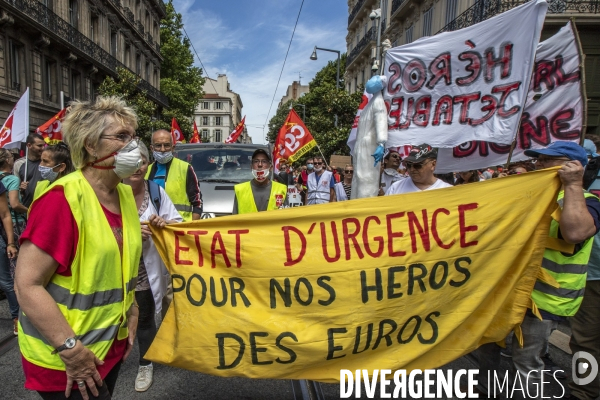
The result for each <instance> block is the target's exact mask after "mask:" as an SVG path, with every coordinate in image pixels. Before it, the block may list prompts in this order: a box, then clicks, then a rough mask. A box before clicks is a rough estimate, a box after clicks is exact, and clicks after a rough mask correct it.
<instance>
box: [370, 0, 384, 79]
mask: <svg viewBox="0 0 600 400" xmlns="http://www.w3.org/2000/svg"><path fill="white" fill-rule="evenodd" d="M382 2H383V1H381V2H380V4H379V8H378V9H377V10H373V11H371V14H369V18H370V19H371V21H375V20H377V47H376V48H375V49H376V53H375V61H373V66H372V67H371V71H372V72H373V75H375V73H376V72H377V71H378V70H379V66H380V65H381V10H382V8H381V3H382Z"/></svg>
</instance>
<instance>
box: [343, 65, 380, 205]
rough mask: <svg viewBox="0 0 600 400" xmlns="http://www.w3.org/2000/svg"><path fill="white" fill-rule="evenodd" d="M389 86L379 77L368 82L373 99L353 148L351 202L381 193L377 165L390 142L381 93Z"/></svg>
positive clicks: (360, 122)
mask: <svg viewBox="0 0 600 400" xmlns="http://www.w3.org/2000/svg"><path fill="white" fill-rule="evenodd" d="M386 83H387V78H386V77H385V76H380V75H376V76H374V77H372V78H371V79H369V81H368V82H367V84H366V87H365V90H366V91H367V93H371V94H372V95H373V97H372V98H371V100H370V101H369V104H367V106H366V107H365V108H364V109H363V111H362V114H361V115H360V120H359V121H358V129H357V132H356V144H355V145H354V176H353V177H352V195H351V198H352V199H362V198H365V197H375V196H377V195H378V193H379V179H380V172H379V171H380V167H379V166H378V163H379V162H381V160H382V159H383V153H384V151H385V142H386V141H387V138H388V124H387V109H386V107H385V103H384V101H383V94H382V92H381V91H382V90H383V88H384V87H385V85H386ZM373 158H375V160H374V161H375V162H373Z"/></svg>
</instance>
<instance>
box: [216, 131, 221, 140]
mask: <svg viewBox="0 0 600 400" xmlns="http://www.w3.org/2000/svg"><path fill="white" fill-rule="evenodd" d="M215 142H221V130H220V129H215Z"/></svg>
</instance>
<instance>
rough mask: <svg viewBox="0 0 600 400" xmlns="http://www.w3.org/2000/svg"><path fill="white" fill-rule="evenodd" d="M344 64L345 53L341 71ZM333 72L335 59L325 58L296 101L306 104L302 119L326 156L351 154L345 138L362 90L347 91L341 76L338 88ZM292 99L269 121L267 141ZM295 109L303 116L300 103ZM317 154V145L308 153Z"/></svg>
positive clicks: (334, 71) (276, 131)
mask: <svg viewBox="0 0 600 400" xmlns="http://www.w3.org/2000/svg"><path fill="white" fill-rule="evenodd" d="M345 68H346V55H345V54H343V55H342V57H341V60H340V70H342V71H343V70H344V69H345ZM336 74H337V60H336V61H330V62H328V63H327V65H326V66H325V67H323V69H321V70H320V71H319V72H317V74H316V75H315V77H314V78H313V80H312V81H311V82H310V83H309V87H310V91H309V92H308V93H306V94H304V95H303V96H302V97H300V98H299V99H298V100H297V101H296V103H300V104H304V105H305V107H306V119H305V121H304V123H305V124H306V127H307V128H308V129H309V130H310V132H311V133H312V135H313V137H314V138H315V141H316V142H317V144H318V145H319V147H320V148H321V151H322V152H323V155H324V156H325V158H326V159H327V160H329V158H330V156H331V155H333V154H338V155H349V154H350V149H349V148H348V146H347V145H346V142H347V140H348V135H349V134H350V130H351V129H352V124H353V123H354V117H355V115H356V110H357V109H358V106H359V105H360V102H361V98H362V90H360V89H359V90H357V91H356V92H355V93H353V94H350V93H348V92H346V91H345V90H344V87H345V82H344V80H343V79H341V80H340V85H339V86H340V87H339V89H337V88H336V84H335V81H336ZM292 103H293V101H292V100H290V101H288V102H286V103H285V104H282V105H281V107H279V109H278V110H277V112H276V113H275V115H274V116H273V117H272V118H271V120H270V121H269V133H268V139H269V142H271V143H273V142H275V139H276V138H277V133H278V132H279V129H280V128H281V126H282V125H283V123H284V122H285V119H286V117H287V115H288V113H289V108H290V105H291V104H292ZM295 109H296V112H297V113H298V115H300V117H301V118H302V107H296V108H295ZM335 115H337V117H338V126H337V128H336V127H335ZM317 154H319V150H318V149H317V148H315V149H314V150H312V151H311V152H310V156H314V155H317ZM307 157H309V155H306V156H305V157H302V159H306V158H307ZM300 162H302V160H301V161H300Z"/></svg>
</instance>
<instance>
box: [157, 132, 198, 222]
mask: <svg viewBox="0 0 600 400" xmlns="http://www.w3.org/2000/svg"><path fill="white" fill-rule="evenodd" d="M150 148H151V149H152V155H153V156H154V159H155V160H156V162H154V163H152V164H151V165H150V168H148V173H147V174H146V179H148V180H150V181H154V182H156V183H158V185H159V186H160V187H162V188H163V189H165V191H166V192H167V194H168V195H169V198H170V199H171V200H172V201H173V203H174V204H175V208H177V211H179V214H181V217H182V218H183V220H184V221H186V222H189V221H195V220H198V219H200V215H202V193H201V192H200V186H199V184H198V178H197V177H196V173H195V172H194V168H193V167H192V166H191V165H190V164H188V163H186V162H185V161H182V160H180V159H178V158H175V157H173V149H174V148H175V143H174V142H173V136H172V135H171V133H169V132H168V131H166V130H164V129H159V130H158V131H156V132H154V133H153V134H152V144H151V145H150Z"/></svg>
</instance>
